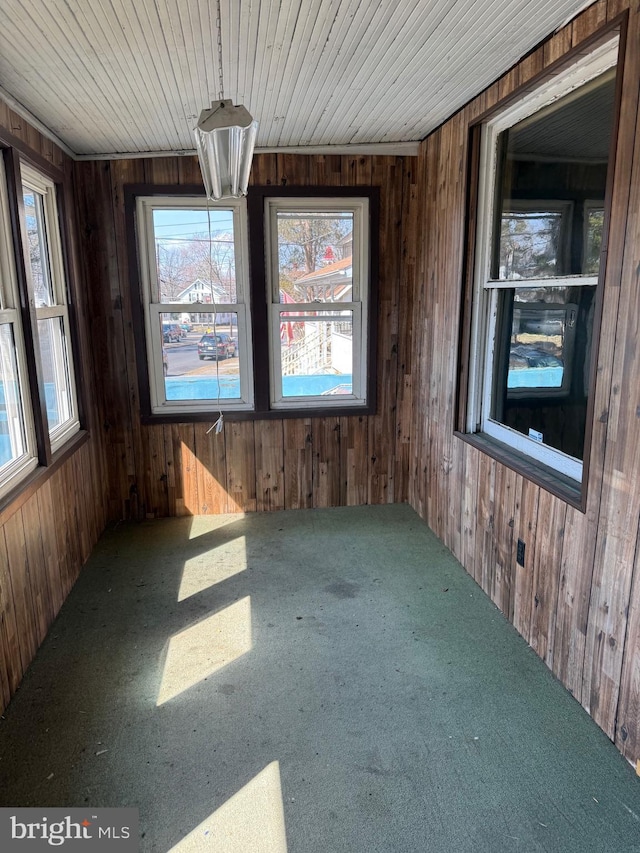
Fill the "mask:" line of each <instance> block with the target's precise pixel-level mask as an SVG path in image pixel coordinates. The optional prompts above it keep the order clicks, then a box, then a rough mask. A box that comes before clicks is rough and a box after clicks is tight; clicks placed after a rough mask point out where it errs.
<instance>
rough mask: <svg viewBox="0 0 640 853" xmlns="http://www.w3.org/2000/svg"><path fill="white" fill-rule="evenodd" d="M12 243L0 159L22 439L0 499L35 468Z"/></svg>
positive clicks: (1, 284) (6, 318)
mask: <svg viewBox="0 0 640 853" xmlns="http://www.w3.org/2000/svg"><path fill="white" fill-rule="evenodd" d="M13 244H14V241H13V234H12V229H11V216H10V204H9V192H8V185H7V169H6V167H5V163H4V160H3V159H2V157H0V324H2V325H5V324H6V325H10V326H11V329H12V335H13V352H14V358H15V365H16V372H17V380H18V390H19V393H20V398H21V399H20V410H21V412H20V414H21V418H22V436H23V440H24V445H25V446H24V451H23V453H22V454H21V456H20V457H18V458H17V459H15V460H14V461H13V462H11V463H10V464H7V466H6V468H5V471H4V472H3V474H2V476H1V479H0V499H2V498H3V497H5V495H6V494H7V493H9V492H10V491H11V490H12V489H14V488H15V486H16V485H17V484H19V483H20V482H21V480H23V479H24V478H25V477H27V476H28V475H29V474H30V473H31V472H32V471H33V470H35V468H36V467H37V465H38V447H37V441H36V429H35V422H34V417H33V409H32V406H31V401H32V393H31V383H30V380H29V368H28V362H27V348H26V344H25V335H24V331H23V318H22V316H21V311H20V291H19V285H18V275H17V270H16V263H15V257H14V253H13Z"/></svg>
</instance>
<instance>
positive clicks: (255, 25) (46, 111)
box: [0, 0, 585, 156]
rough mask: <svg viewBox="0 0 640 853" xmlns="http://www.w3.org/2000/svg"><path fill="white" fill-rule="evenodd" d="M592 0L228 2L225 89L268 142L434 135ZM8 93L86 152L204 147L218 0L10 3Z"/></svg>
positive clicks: (4, 82) (272, 145) (3, 59)
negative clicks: (196, 134)
mask: <svg viewBox="0 0 640 853" xmlns="http://www.w3.org/2000/svg"><path fill="white" fill-rule="evenodd" d="M584 5H585V3H584V0H510V2H509V3H505V2H503V0H377V2H372V0H221V42H222V53H223V68H224V96H225V97H227V98H232V99H233V100H234V102H236V103H240V102H241V103H244V104H245V106H247V107H248V108H249V110H250V112H251V113H252V114H253V116H254V117H255V118H257V119H258V121H259V122H260V131H259V136H258V147H259V148H263V149H276V148H278V149H279V148H291V147H299V146H304V147H308V146H327V145H332V146H342V145H354V144H359V145H362V144H368V143H381V142H382V143H402V142H410V141H417V140H420V139H423V138H424V137H425V136H427V134H428V133H429V132H430V131H431V130H433V129H434V128H435V127H437V126H438V125H439V124H441V123H442V122H443V121H444V120H445V119H446V118H447V117H449V116H450V115H452V114H453V113H454V112H455V111H456V110H457V109H458V108H459V107H461V106H462V105H463V104H464V103H466V102H467V101H468V100H469V99H470V98H471V97H473V96H474V95H476V94H477V93H478V92H479V91H481V90H482V89H483V88H484V87H485V86H487V85H488V84H489V83H491V82H492V81H493V80H494V79H495V78H496V77H497V76H498V75H499V74H501V73H502V72H503V71H505V70H506V69H508V68H509V67H510V66H511V65H513V64H514V62H516V60H517V59H518V58H519V57H521V56H522V55H523V54H525V53H526V52H527V51H529V50H530V49H531V48H532V47H533V46H534V45H535V44H536V43H537V42H539V41H540V40H541V39H543V38H544V37H546V36H547V35H549V34H550V33H551V32H553V31H554V30H555V29H556V28H557V27H558V26H559V25H561V24H562V23H563V22H565V21H566V20H567V19H568V18H570V17H571V16H572V15H573V14H574V13H575V12H576V11H577V10H578V9H580V8H581V7H583V6H584ZM2 11H3V14H2V26H1V27H0V86H1V87H2V88H1V90H0V94H2V93H4V94H5V95H6V96H8V98H7V99H8V100H9V101H10V103H12V105H13V106H14V107H15V106H16V105H18V106H21V107H22V108H23V109H24V110H25V111H26V113H27V114H31V115H33V116H35V117H36V118H37V119H38V120H39V122H41V123H42V125H44V127H45V128H47V129H48V130H49V131H50V132H51V133H52V134H53V135H54V136H55V137H57V138H58V139H60V140H62V141H63V142H64V143H65V145H66V146H67V147H68V149H70V151H71V152H73V153H74V154H79V155H91V156H94V155H113V154H118V153H120V154H124V153H130V154H136V153H140V152H154V151H182V150H192V149H193V138H192V133H191V130H192V128H193V126H194V124H195V122H196V120H197V116H198V114H199V112H200V110H201V109H203V108H204V107H207V106H209V103H210V102H211V101H212V100H213V99H215V98H217V97H218V94H219V75H218V62H217V25H216V2H215V0H91V2H87V0H47V2H46V3H44V2H42V0H3V2H2Z"/></svg>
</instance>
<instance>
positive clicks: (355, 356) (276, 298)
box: [264, 195, 369, 411]
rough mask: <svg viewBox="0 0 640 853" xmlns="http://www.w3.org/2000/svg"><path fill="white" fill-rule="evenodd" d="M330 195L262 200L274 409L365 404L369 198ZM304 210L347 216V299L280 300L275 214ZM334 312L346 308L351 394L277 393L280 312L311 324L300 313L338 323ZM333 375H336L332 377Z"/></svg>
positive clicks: (279, 377)
mask: <svg viewBox="0 0 640 853" xmlns="http://www.w3.org/2000/svg"><path fill="white" fill-rule="evenodd" d="M336 201H337V200H336V199H335V198H331V197H328V196H322V197H319V196H306V197H302V196H301V197H298V196H295V197H291V196H277V195H274V196H268V197H266V198H265V200H264V205H265V208H264V227H265V232H266V233H265V249H266V258H265V268H266V296H265V298H266V300H267V304H268V306H269V309H268V310H269V367H270V377H269V380H270V381H269V390H270V400H269V405H270V408H272V409H277V410H278V411H287V410H290V409H294V410H300V409H302V408H304V409H305V410H306V409H309V410H314V409H318V408H322V409H326V408H331V409H333V408H338V407H339V408H344V407H349V408H350V409H351V408H359V407H360V408H361V407H362V406H366V404H367V399H366V394H367V382H366V378H367V370H366V368H367V332H368V308H369V305H368V296H369V294H368V288H367V287H366V286H365V283H366V282H367V281H368V278H369V269H368V262H369V258H368V251H367V241H366V239H365V238H366V236H367V235H366V234H365V231H366V228H365V223H367V222H368V220H369V200H368V198H364V197H359V198H358V197H356V196H353V197H344V198H341V199H340V200H339V202H338V203H336ZM281 211H284V212H287V213H296V212H300V213H306V212H313V211H320V212H325V213H333V212H335V213H338V214H339V213H350V214H351V215H352V216H353V237H352V242H353V245H354V247H355V249H354V251H353V253H352V257H353V264H352V284H351V288H352V299H351V300H350V301H349V302H329V303H328V302H320V303H319V302H296V303H294V304H291V303H286V302H281V301H280V288H279V282H278V273H279V263H278V231H277V219H278V213H279V212H281ZM340 311H349V312H351V323H352V341H353V344H352V360H353V369H352V393H351V394H349V395H340V397H339V399H337V398H334V399H333V400H331V399H327V397H326V396H323V395H321V394H313V395H311V394H310V395H308V396H304V397H302V396H296V397H293V396H292V397H286V396H285V395H284V393H282V390H281V388H282V385H281V380H282V378H283V373H282V347H281V345H280V343H281V341H280V328H281V324H282V323H283V322H287V321H283V320H282V316H283V315H287V316H288V317H292V318H293V321H294V322H295V321H296V317H298V316H299V317H300V318H301V321H302V322H305V323H311V322H314V321H313V320H311V319H306V318H305V315H309V314H310V313H311V312H314V313H315V314H316V315H318V314H320V315H326V322H330V321H340V319H341V317H340ZM338 379H339V375H336V381H338Z"/></svg>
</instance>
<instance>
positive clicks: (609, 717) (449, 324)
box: [401, 0, 640, 763]
mask: <svg viewBox="0 0 640 853" xmlns="http://www.w3.org/2000/svg"><path fill="white" fill-rule="evenodd" d="M627 9H628V11H629V33H628V40H627V53H626V57H625V68H624V89H623V100H622V118H621V124H620V129H619V136H618V143H617V144H618V151H617V159H616V170H615V176H614V188H613V201H612V205H613V208H612V220H611V232H610V233H611V236H610V241H609V247H608V256H607V258H606V276H605V298H604V313H603V320H602V337H601V346H600V352H599V363H598V382H597V391H596V398H595V412H596V414H595V419H594V420H595V423H594V432H593V441H592V448H591V460H590V469H589V490H588V502H587V507H586V512H584V513H582V512H580V511H578V510H576V509H574V508H573V507H570V506H567V505H566V504H564V503H563V502H562V501H561V500H559V499H558V498H556V497H554V496H552V495H550V494H549V493H548V492H546V491H545V490H544V489H542V488H540V487H539V486H537V485H535V484H533V483H531V482H528V481H526V480H524V479H523V478H522V477H521V476H520V475H518V474H515V473H514V472H513V471H510V470H508V469H506V468H505V467H504V466H503V465H501V464H500V463H499V462H497V461H494V460H493V459H490V458H489V457H487V456H486V455H485V454H482V453H481V452H479V451H478V450H477V449H475V448H473V447H471V446H470V445H468V444H466V443H465V442H463V441H461V440H460V439H458V438H456V437H455V436H454V434H453V426H454V425H453V412H454V400H455V394H456V387H457V380H458V370H459V365H458V334H459V328H460V310H461V309H460V306H461V302H462V285H463V279H464V269H463V247H464V240H465V234H464V230H463V229H464V223H465V217H466V203H467V190H468V187H467V180H468V178H467V161H468V156H469V150H468V141H469V128H470V125H471V124H472V123H473V121H474V119H475V118H476V117H477V116H479V115H480V114H482V113H483V112H484V111H485V110H486V109H487V108H489V107H491V106H493V105H495V104H498V103H499V102H500V101H501V100H502V99H504V98H507V97H508V96H509V95H511V94H512V93H513V92H514V90H515V89H516V88H517V87H518V86H522V85H525V84H526V83H527V82H528V81H529V80H531V79H532V77H533V76H534V75H536V74H538V73H540V71H542V70H543V69H544V68H546V67H548V66H549V65H550V64H551V63H552V62H555V61H557V60H558V59H560V58H562V57H563V56H564V55H565V54H566V53H567V51H568V50H570V49H571V48H573V47H576V46H578V45H580V44H581V43H583V42H584V41H585V40H586V39H588V38H590V37H591V36H592V35H593V33H594V32H595V31H596V30H597V29H598V28H599V27H601V26H602V25H603V24H604V23H606V21H607V20H612V19H613V18H614V17H615V16H616V15H618V14H620V12H622V11H625V10H627ZM639 18H640V16H639V12H638V3H637V2H636V1H635V0H634V2H632V3H631V4H630V5H629V4H628V3H624V2H615V3H614V2H609V3H607V2H606V0H602V1H601V2H598V3H596V4H594V5H593V6H592V7H590V8H589V9H587V10H586V11H585V12H584V13H583V14H581V15H580V16H578V17H577V18H576V19H575V20H574V21H573V22H571V23H569V24H568V25H567V26H565V27H564V28H563V29H562V30H560V31H559V32H558V33H556V34H555V35H554V36H553V37H552V38H551V39H550V40H549V41H547V42H546V43H545V44H544V45H542V46H541V47H540V48H538V49H537V50H536V51H534V52H533V53H532V54H531V55H530V56H528V57H527V58H526V59H525V60H524V61H523V62H521V63H520V64H519V65H517V66H516V67H515V68H514V69H512V70H511V71H510V72H509V73H508V74H507V75H505V76H504V77H503V78H502V79H501V80H499V81H497V82H496V83H495V84H494V85H493V86H491V87H490V88H489V89H487V90H486V91H485V92H483V93H482V94H481V95H480V96H479V97H478V98H477V99H475V100H474V101H473V102H471V103H470V104H468V105H467V106H466V107H465V108H464V109H463V110H462V111H461V112H459V113H458V114H457V115H456V116H454V117H453V118H452V119H451V120H450V121H448V122H447V123H446V124H445V125H443V127H441V128H440V129H439V130H438V131H437V132H435V133H434V134H433V135H431V136H430V137H429V138H428V139H427V140H425V142H424V143H423V144H422V147H421V152H420V157H419V164H418V167H417V169H418V181H417V191H418V194H419V198H420V206H419V209H420V217H421V219H420V229H419V230H420V234H421V236H420V239H419V248H418V257H417V270H418V272H417V276H416V287H415V292H414V295H413V314H412V316H413V320H412V323H411V329H412V357H411V385H412V390H413V408H412V413H411V427H410V429H409V430H408V431H409V433H410V436H411V439H410V472H411V473H410V477H409V500H410V502H411V504H412V505H413V506H414V507H415V509H416V510H417V511H418V512H419V513H420V514H421V515H422V517H423V518H424V519H425V520H426V521H427V523H428V524H429V525H430V526H431V527H432V528H433V530H435V532H436V533H437V534H438V535H439V536H440V537H441V538H442V539H443V541H444V542H445V543H446V544H447V545H448V546H449V547H450V548H451V549H452V550H453V551H454V553H455V554H456V556H458V557H459V559H460V560H461V561H462V563H463V565H464V566H465V568H466V569H467V571H468V572H469V573H470V574H471V575H472V576H473V577H474V578H475V579H476V581H477V582H478V584H480V585H481V586H482V588H483V589H484V590H485V591H486V592H487V593H488V594H489V595H490V596H491V598H492V599H493V601H494V602H495V603H496V605H497V606H498V607H499V608H500V609H501V610H502V611H503V612H504V613H505V615H506V616H507V617H508V618H509V619H510V620H511V621H512V622H513V624H514V625H515V627H516V628H517V629H518V631H520V633H521V634H522V635H523V636H524V637H525V638H526V640H527V641H528V642H529V643H530V644H531V646H532V647H533V648H534V649H535V650H536V651H537V653H538V654H539V655H540V657H542V658H543V659H544V660H545V662H546V663H547V665H548V666H549V667H550V668H551V669H552V670H553V672H554V673H555V674H556V675H557V676H558V678H559V679H560V680H561V681H562V682H563V683H564V684H565V685H566V686H567V688H568V689H569V690H570V691H571V692H572V693H573V695H574V696H575V697H576V699H577V700H578V701H580V702H581V703H582V704H583V705H584V707H585V708H586V709H587V710H588V711H589V713H590V714H591V715H592V716H593V718H594V719H595V720H596V721H597V723H598V724H599V725H600V726H601V727H602V729H604V731H605V732H606V733H607V734H608V735H609V737H611V738H612V739H615V741H616V743H617V745H618V747H619V748H620V749H621V750H622V752H623V753H624V754H625V755H626V756H627V757H628V758H629V759H630V760H632V761H633V762H634V763H635V762H636V761H637V760H638V759H640V577H639V576H638V572H639V571H640V567H639V558H638V553H639V550H640V549H639V548H638V544H639V541H640V540H639V538H638V519H639V517H640V477H638V471H639V470H640V441H639V440H638V426H639V423H640V421H639V420H638V418H639V413H640V364H639V363H638V362H639V358H640V352H639V351H638V344H637V342H638V337H639V334H640V328H639V325H640V124H639V123H638V116H639V111H638V96H639V91H638V83H639V80H640V20H639ZM406 431H407V430H406V427H405V425H404V424H402V426H401V433H402V434H404V432H406ZM518 538H521V539H523V540H524V541H525V542H526V558H525V565H524V566H522V565H519V564H518V563H517V562H516V542H517V539H518Z"/></svg>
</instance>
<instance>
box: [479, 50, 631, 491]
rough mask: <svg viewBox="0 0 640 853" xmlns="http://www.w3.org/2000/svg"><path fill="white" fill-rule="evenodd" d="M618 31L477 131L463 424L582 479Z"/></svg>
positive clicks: (507, 447) (594, 338) (525, 454)
mask: <svg viewBox="0 0 640 853" xmlns="http://www.w3.org/2000/svg"><path fill="white" fill-rule="evenodd" d="M616 59H617V38H616V39H612V40H611V41H609V42H608V43H607V44H604V45H601V46H600V47H598V48H597V49H596V50H594V52H593V53H592V54H591V55H590V56H588V57H586V58H584V57H583V58H582V59H580V60H579V61H578V62H576V63H575V64H574V65H573V66H571V67H570V68H568V69H567V70H566V71H565V72H564V73H562V72H561V73H560V74H558V75H557V76H555V77H554V78H553V81H552V82H549V83H547V84H544V85H543V86H541V87H540V88H539V89H538V90H536V91H534V92H532V93H530V94H529V95H527V96H526V97H525V98H524V99H522V100H521V101H519V102H517V103H515V104H514V105H513V106H511V107H509V108H508V109H507V110H505V111H504V112H502V113H500V114H499V115H498V116H496V117H495V118H492V119H491V120H490V121H488V122H486V123H485V125H484V126H483V127H482V137H481V152H480V175H479V202H478V230H477V238H476V252H475V272H474V279H475V285H474V296H473V323H472V331H471V345H470V379H469V395H468V401H467V423H466V430H467V432H469V433H479V434H482V435H485V436H487V437H488V438H490V439H491V440H494V441H496V442H499V443H500V444H501V445H503V447H504V448H506V449H508V450H510V451H515V452H516V453H517V454H518V455H520V456H522V457H529V458H530V459H532V460H534V461H535V462H537V463H541V464H542V465H545V466H547V467H548V468H549V469H552V470H553V472H556V473H559V474H560V475H562V476H564V477H566V478H568V479H569V480H570V481H574V482H577V483H579V482H581V480H582V471H583V462H584V459H585V438H586V435H587V418H588V410H589V400H590V395H591V394H592V389H593V378H594V377H593V369H594V368H593V359H592V355H593V353H594V347H595V345H596V342H597V335H598V328H597V326H596V319H595V318H596V316H597V310H596V307H597V300H596V294H597V289H598V281H599V276H600V273H601V270H600V250H601V246H602V241H603V228H604V220H605V217H604V209H605V191H606V186H607V172H608V167H609V152H610V149H611V138H612V134H613V121H614V112H615V83H616V69H615V64H616Z"/></svg>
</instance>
